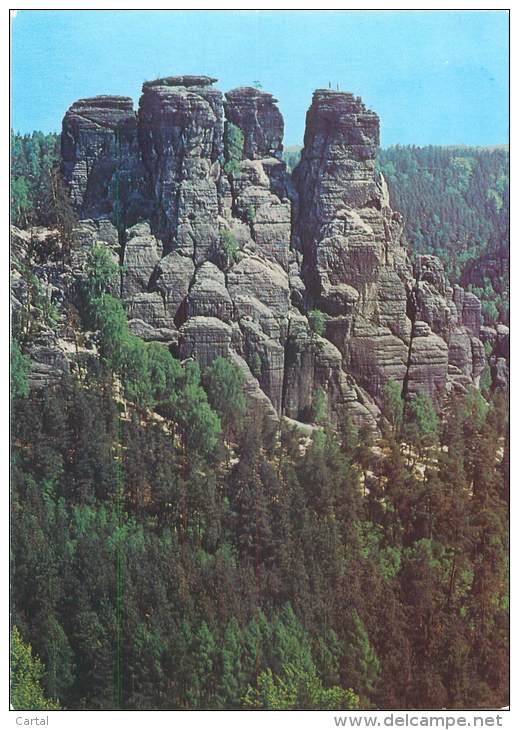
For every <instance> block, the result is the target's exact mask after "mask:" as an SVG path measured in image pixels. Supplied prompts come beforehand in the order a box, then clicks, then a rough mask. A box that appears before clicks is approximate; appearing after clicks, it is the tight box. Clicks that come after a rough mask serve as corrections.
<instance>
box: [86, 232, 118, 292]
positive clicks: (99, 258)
mask: <svg viewBox="0 0 519 730" xmlns="http://www.w3.org/2000/svg"><path fill="white" fill-rule="evenodd" d="M85 273H86V275H87V280H86V281H85V287H86V294H87V296H88V298H89V299H94V298H96V297H100V296H101V295H102V294H106V293H107V292H113V290H114V289H115V288H116V287H117V286H118V283H119V264H118V262H117V261H116V260H115V258H114V255H113V253H112V252H111V251H110V250H109V249H108V248H107V247H106V246H103V245H102V244H100V243H95V244H94V245H93V246H92V248H91V249H90V251H89V252H88V256H87V261H86V266H85Z"/></svg>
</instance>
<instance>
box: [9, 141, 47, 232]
mask: <svg viewBox="0 0 519 730" xmlns="http://www.w3.org/2000/svg"><path fill="white" fill-rule="evenodd" d="M58 165H59V136H58V135H57V134H43V133H42V132H33V133H32V134H24V135H20V134H15V133H14V132H12V131H11V220H12V223H13V224H14V225H15V226H18V227H20V228H26V227H27V226H30V225H39V226H50V225H54V224H56V223H57V215H56V209H55V205H54V203H55V200H56V184H55V168H56V167H57V166H58Z"/></svg>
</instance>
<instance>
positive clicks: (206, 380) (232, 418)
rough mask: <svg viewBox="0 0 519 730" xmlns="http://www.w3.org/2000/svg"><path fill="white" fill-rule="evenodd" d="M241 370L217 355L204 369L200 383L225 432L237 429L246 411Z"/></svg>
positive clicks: (228, 432)
mask: <svg viewBox="0 0 519 730" xmlns="http://www.w3.org/2000/svg"><path fill="white" fill-rule="evenodd" d="M244 380H245V379H244V375H243V372H242V371H241V370H240V368H239V367H238V366H237V365H234V363H232V362H230V361H229V360H227V359H225V358H223V357H218V358H216V360H214V362H213V363H212V365H210V366H209V367H208V368H206V369H205V371H204V373H203V378H202V383H203V386H204V389H205V391H206V392H207V397H208V400H209V403H210V405H211V407H212V408H213V409H214V410H215V411H216V412H217V413H218V415H219V416H220V419H221V422H222V426H223V430H224V432H225V433H226V434H228V435H229V434H230V433H231V431H234V432H237V431H239V429H240V427H241V424H242V422H243V417H244V416H245V412H246V402H245V395H244V392H243V384H244Z"/></svg>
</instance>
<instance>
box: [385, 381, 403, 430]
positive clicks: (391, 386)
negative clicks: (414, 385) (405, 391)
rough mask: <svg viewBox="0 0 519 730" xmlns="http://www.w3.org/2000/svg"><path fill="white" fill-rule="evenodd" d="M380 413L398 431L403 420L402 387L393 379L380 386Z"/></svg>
mask: <svg viewBox="0 0 519 730" xmlns="http://www.w3.org/2000/svg"><path fill="white" fill-rule="evenodd" d="M382 413H383V415H384V416H385V417H386V418H387V420H388V421H389V423H390V424H391V426H392V428H393V429H394V430H395V431H396V432H397V433H398V432H399V431H400V429H401V428H402V424H403V421H404V400H403V398H402V387H401V385H400V384H399V383H397V382H396V381H395V380H389V381H388V382H387V383H386V384H385V385H384V387H383V388H382Z"/></svg>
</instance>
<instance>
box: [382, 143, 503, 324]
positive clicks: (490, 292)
mask: <svg viewBox="0 0 519 730" xmlns="http://www.w3.org/2000/svg"><path fill="white" fill-rule="evenodd" d="M378 164H379V168H380V170H381V171H382V172H383V174H384V177H385V178H386V180H387V183H388V186H389V190H390V194H391V201H392V204H393V205H394V207H395V208H396V209H397V210H399V211H400V212H401V213H402V215H403V216H404V220H405V235H406V237H407V239H408V241H409V245H410V247H411V249H412V250H413V251H416V252H417V253H432V254H434V255H435V256H439V257H440V259H441V260H442V261H443V262H444V265H445V267H446V270H447V272H448V274H449V277H450V279H451V281H452V282H459V283H461V284H462V286H465V287H466V288H467V289H468V290H469V291H472V292H473V293H474V294H476V295H477V296H478V297H479V298H480V299H481V301H482V312H483V316H484V318H485V323H486V324H488V325H492V324H495V323H496V322H503V323H505V324H508V301H509V281H508V277H509V252H508V245H509V235H510V231H509V216H510V200H509V154H508V149H507V148H497V149H484V148H472V147H432V146H431V147H401V146H396V147H390V148H388V149H383V150H380V151H379V156H378Z"/></svg>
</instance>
